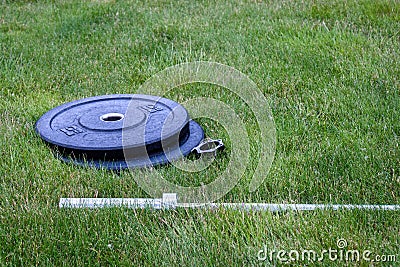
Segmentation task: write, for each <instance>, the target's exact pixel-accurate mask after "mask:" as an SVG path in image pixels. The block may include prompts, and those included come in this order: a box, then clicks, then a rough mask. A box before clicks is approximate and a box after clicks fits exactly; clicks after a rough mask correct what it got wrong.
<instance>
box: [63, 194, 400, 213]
mask: <svg viewBox="0 0 400 267" xmlns="http://www.w3.org/2000/svg"><path fill="white" fill-rule="evenodd" d="M59 207H60V208H92V209H94V208H113V207H126V208H132V209H144V208H153V209H175V208H176V207H188V208H203V209H204V208H206V209H219V208H226V209H234V210H254V211H272V212H276V211H287V210H294V211H296V210H298V211H300V210H317V209H321V210H323V209H331V210H339V209H349V210H352V209H364V210H400V205H352V204H269V203H205V204H199V203H179V205H178V199H177V195H176V194H170V193H168V194H163V197H162V198H60V204H59Z"/></svg>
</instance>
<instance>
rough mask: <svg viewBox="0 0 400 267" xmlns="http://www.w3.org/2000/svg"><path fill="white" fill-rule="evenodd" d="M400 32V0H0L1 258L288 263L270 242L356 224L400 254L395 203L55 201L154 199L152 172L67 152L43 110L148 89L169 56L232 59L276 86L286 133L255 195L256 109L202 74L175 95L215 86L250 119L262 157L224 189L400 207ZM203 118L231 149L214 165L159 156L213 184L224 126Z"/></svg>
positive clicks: (176, 175) (378, 249) (184, 179)
mask: <svg viewBox="0 0 400 267" xmlns="http://www.w3.org/2000/svg"><path fill="white" fill-rule="evenodd" d="M399 29H400V2H398V1H373V0H371V1H302V2H300V1H296V2H295V1H272V0H271V1H267V2H262V1H249V2H230V1H226V2H222V1H216V2H208V1H202V2H200V1H199V2H193V3H192V1H181V2H175V1H171V2H168V1H152V2H151V3H148V4H145V3H142V2H139V1H138V2H136V1H112V0H111V1H101V0H98V1H2V4H0V95H1V98H0V116H1V117H0V153H1V154H0V155H1V159H0V248H1V249H0V265H10V266H32V265H49V266H53V265H54V266H62V265H71V266H81V265H98V266H106V265H125V266H131V265H134V266H138V265H148V266H160V265H164V266H171V265H172V266H174V265H175V266H176V265H181V266H192V265H195V266H204V265H209V266H214V265H217V266H241V265H274V264H277V265H280V264H281V262H280V261H279V260H278V259H276V257H275V258H274V259H273V260H272V261H269V260H266V261H258V257H257V254H258V252H259V251H260V250H261V249H264V247H265V248H266V249H267V250H268V251H273V250H276V251H278V250H286V251H290V250H298V251H301V250H304V249H308V250H315V251H317V252H320V251H322V250H324V249H326V250H328V249H329V248H333V249H334V248H336V249H337V245H336V242H337V240H338V239H339V238H343V239H345V240H346V241H347V243H348V245H347V247H346V249H349V250H359V251H365V250H370V251H371V252H372V255H396V256H397V258H396V262H389V263H373V264H376V265H377V266H380V265H382V266H389V265H392V266H398V265H399V264H400V254H399V247H400V216H399V212H398V211H397V212H390V211H313V212H286V213H275V214H271V213H268V212H240V211H229V210H186V209H182V208H181V209H177V210H171V211H160V210H148V209H147V210H130V209H117V208H116V209H102V210H63V209H59V208H58V201H59V198H60V197H149V196H148V195H147V194H146V193H145V192H144V191H143V190H142V189H141V188H140V187H139V186H138V185H137V184H136V182H135V179H134V178H135V177H134V176H135V175H136V178H137V177H140V175H145V174H144V173H143V172H142V171H134V172H129V171H124V172H122V173H120V174H116V173H112V172H109V171H106V170H94V169H89V168H80V167H76V166H73V165H69V164H65V163H62V162H60V161H59V160H57V159H56V158H55V157H54V156H53V154H52V152H51V150H50V149H49V148H48V147H47V146H46V145H45V144H44V143H43V142H42V141H41V139H40V138H39V137H38V136H37V135H36V134H35V131H34V124H35V122H36V120H38V119H39V117H40V116H41V115H43V114H44V113H45V112H46V111H48V110H50V109H51V108H54V107H56V106H58V105H61V104H63V103H65V102H69V101H73V100H76V99H80V98H83V97H89V96H95V95H103V94H114V93H135V92H136V91H137V89H138V88H139V86H140V85H141V84H142V83H144V82H145V81H146V80H147V79H148V78H150V77H151V76H152V75H154V74H156V73H157V72H159V71H161V70H163V69H165V68H167V67H169V66H172V65H175V64H179V63H182V62H191V61H198V60H203V61H215V62H220V63H223V64H226V65H229V66H232V67H234V68H236V69H238V70H240V71H241V72H243V73H244V74H246V75H248V76H249V77H250V78H251V79H252V80H253V81H254V82H255V83H256V84H257V86H258V87H259V88H260V90H262V91H263V93H264V95H265V96H266V97H267V98H268V100H269V103H270V107H271V109H272V112H273V115H274V120H275V124H276V131H277V146H276V155H275V159H274V162H273V164H272V167H271V170H270V172H269V173H268V174H265V176H266V177H265V180H264V183H263V184H262V185H261V186H260V187H259V188H258V189H257V190H256V191H255V192H249V189H248V184H249V181H250V179H251V177H252V175H253V172H254V169H255V166H256V160H257V157H258V153H262V151H259V150H258V147H259V146H258V144H259V142H260V141H261V140H260V136H259V134H258V132H257V127H258V126H257V122H256V121H255V119H254V116H253V114H252V112H251V110H250V109H249V107H248V106H246V105H244V104H243V103H242V101H241V100H240V98H238V97H237V96H235V95H234V94H232V93H230V92H229V91H227V90H225V89H223V88H220V87H218V86H211V85H206V84H192V85H187V86H182V87H180V88H177V89H175V90H174V91H172V92H170V93H169V94H168V95H167V97H169V98H171V99H174V100H177V101H183V100H187V99H190V98H192V97H197V96H205V97H212V98H215V99H218V100H220V101H223V102H225V103H227V104H228V105H229V106H231V107H232V108H233V109H234V110H235V111H236V112H237V114H238V115H239V116H240V117H241V118H242V120H244V121H246V123H245V124H246V125H245V126H246V129H247V132H248V134H249V138H250V141H251V142H250V143H251V147H250V151H251V154H250V155H251V158H250V164H249V166H247V169H246V173H245V175H244V177H242V179H241V180H240V181H239V183H238V184H237V186H235V188H234V189H233V190H232V191H231V192H229V193H228V194H227V195H226V196H224V197H223V198H222V199H220V200H219V201H220V202H268V203H343V204H400V150H399V135H400V122H399V118H400V67H399V62H400V32H399ZM221 119H223V118H221ZM199 122H200V123H201V124H202V125H203V127H204V128H205V132H206V134H207V135H208V136H210V137H222V138H223V139H224V140H225V141H226V142H227V144H228V149H227V152H225V153H224V154H222V155H221V156H220V157H219V158H218V160H217V161H216V162H215V163H213V165H212V166H211V167H210V168H209V169H208V170H206V171H204V172H201V173H196V174H189V175H188V174H185V173H184V172H182V171H180V170H179V169H177V168H175V167H174V166H163V167H158V168H157V169H158V171H160V172H161V173H162V174H163V175H164V177H166V178H167V179H168V180H170V181H173V182H175V183H180V184H182V185H199V184H201V183H208V182H210V181H212V180H213V177H215V175H217V174H218V172H219V171H220V170H221V169H223V168H224V166H226V163H227V162H228V160H229V155H230V154H229V151H230V148H229V142H230V141H229V136H227V133H226V131H225V130H224V129H223V128H222V126H221V125H219V124H218V123H216V122H213V121H212V120H209V119H201V120H199ZM291 264H292V265H301V264H303V265H310V264H311V265H312V264H315V265H320V266H322V265H323V266H326V265H332V266H338V265H339V266H341V265H347V264H348V265H354V264H355V265H362V266H369V264H370V262H368V261H361V262H346V261H343V260H342V261H338V260H337V261H331V260H329V259H328V258H326V259H325V260H324V261H322V262H315V263H311V262H310V261H297V262H292V263H291Z"/></svg>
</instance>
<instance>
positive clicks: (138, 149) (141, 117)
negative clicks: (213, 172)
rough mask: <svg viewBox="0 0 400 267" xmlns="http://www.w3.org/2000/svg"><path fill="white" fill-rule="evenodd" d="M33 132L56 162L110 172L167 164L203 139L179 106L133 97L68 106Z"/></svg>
mask: <svg viewBox="0 0 400 267" xmlns="http://www.w3.org/2000/svg"><path fill="white" fill-rule="evenodd" d="M35 128H36V132H37V133H38V134H39V135H40V137H41V138H42V139H43V140H44V141H45V142H47V143H48V144H50V145H51V146H52V147H53V148H55V149H56V150H57V151H58V155H60V158H61V159H62V160H64V161H67V162H73V163H75V164H78V165H83V166H93V167H97V168H106V169H112V170H119V169H124V168H128V167H145V166H153V165H159V164H164V163H168V162H170V161H171V160H175V159H178V158H180V157H182V156H186V155H188V154H189V153H190V152H191V151H192V149H193V148H194V147H195V146H197V145H198V144H199V143H200V142H201V141H202V140H203V138H204V132H203V129H202V128H201V126H200V125H199V124H197V123H196V122H195V121H193V120H191V119H190V117H189V114H188V112H187V110H186V109H185V108H184V107H183V106H181V105H180V104H178V103H176V102H175V101H172V100H170V99H166V98H161V97H157V96H150V95H139V94H135V95H133V94H122V95H105V96H96V97H90V98H85V99H81V100H77V101H73V102H70V103H67V104H64V105H61V106H59V107H56V108H54V109H52V110H50V111H48V112H47V113H45V114H44V115H43V116H42V117H41V118H40V119H39V120H38V121H37V122H36V125H35Z"/></svg>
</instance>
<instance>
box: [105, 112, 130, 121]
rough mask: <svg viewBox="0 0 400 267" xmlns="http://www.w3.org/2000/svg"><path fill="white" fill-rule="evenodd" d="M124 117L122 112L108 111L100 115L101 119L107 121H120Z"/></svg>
mask: <svg viewBox="0 0 400 267" xmlns="http://www.w3.org/2000/svg"><path fill="white" fill-rule="evenodd" d="M123 118H124V115H123V114H121V113H107V114H104V115H101V116H100V120H102V121H106V122H112V121H120V120H122V119H123Z"/></svg>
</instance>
